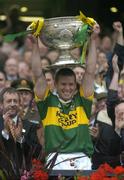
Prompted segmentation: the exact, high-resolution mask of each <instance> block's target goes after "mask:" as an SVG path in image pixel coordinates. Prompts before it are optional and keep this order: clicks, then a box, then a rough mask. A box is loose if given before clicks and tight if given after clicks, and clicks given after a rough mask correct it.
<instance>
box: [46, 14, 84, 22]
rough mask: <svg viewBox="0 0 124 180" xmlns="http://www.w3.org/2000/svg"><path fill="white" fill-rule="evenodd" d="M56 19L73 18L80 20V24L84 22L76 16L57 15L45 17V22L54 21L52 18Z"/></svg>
mask: <svg viewBox="0 0 124 180" xmlns="http://www.w3.org/2000/svg"><path fill="white" fill-rule="evenodd" d="M58 19H75V20H76V21H79V22H81V23H82V24H84V23H83V22H82V21H81V20H80V19H78V18H76V16H57V17H52V18H45V19H44V20H45V22H46V21H52V20H53V21H54V20H58Z"/></svg>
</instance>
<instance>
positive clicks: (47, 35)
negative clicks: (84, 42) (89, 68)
mask: <svg viewBox="0 0 124 180" xmlns="http://www.w3.org/2000/svg"><path fill="white" fill-rule="evenodd" d="M82 25H83V22H82V21H80V20H78V19H77V18H76V17H74V16H69V17H68V16H67V17H57V18H49V19H45V21H44V26H43V28H42V30H41V33H40V39H41V41H42V42H43V43H44V44H45V45H46V46H48V47H50V48H54V49H59V51H60V56H59V58H58V59H57V61H56V62H55V63H54V64H53V65H51V67H53V68H55V67H60V66H67V65H68V66H73V65H77V64H80V62H79V60H77V59H74V58H73V57H72V55H71V54H70V50H71V49H74V48H76V44H75V42H74V36H75V34H76V33H77V31H79V29H80V28H81V27H82Z"/></svg>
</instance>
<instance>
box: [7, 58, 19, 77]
mask: <svg viewBox="0 0 124 180" xmlns="http://www.w3.org/2000/svg"><path fill="white" fill-rule="evenodd" d="M5 72H6V74H7V75H9V76H16V75H17V74H18V64H17V60H16V59H14V58H10V59H8V60H7V62H6V65H5Z"/></svg>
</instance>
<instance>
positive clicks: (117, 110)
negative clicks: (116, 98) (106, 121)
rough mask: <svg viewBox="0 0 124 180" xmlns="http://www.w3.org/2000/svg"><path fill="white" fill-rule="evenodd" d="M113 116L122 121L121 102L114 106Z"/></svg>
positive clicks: (123, 111)
mask: <svg viewBox="0 0 124 180" xmlns="http://www.w3.org/2000/svg"><path fill="white" fill-rule="evenodd" d="M115 118H116V120H120V121H123V122H124V103H121V104H119V105H117V106H116V107H115Z"/></svg>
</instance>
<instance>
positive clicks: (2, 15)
mask: <svg viewBox="0 0 124 180" xmlns="http://www.w3.org/2000/svg"><path fill="white" fill-rule="evenodd" d="M13 5H17V6H18V8H19V11H20V16H21V17H20V18H21V20H22V21H26V22H29V21H32V17H39V16H43V17H45V18H49V17H56V16H68V15H78V14H79V10H81V11H82V12H84V14H86V15H87V16H89V17H93V18H95V19H96V20H97V21H98V22H99V24H100V25H102V26H105V27H108V28H111V24H112V22H113V21H115V20H120V21H121V22H123V21H124V1H123V0H0V25H1V26H2V22H3V21H5V19H6V15H7V14H8V12H9V10H10V9H11V7H12V6H13Z"/></svg>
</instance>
